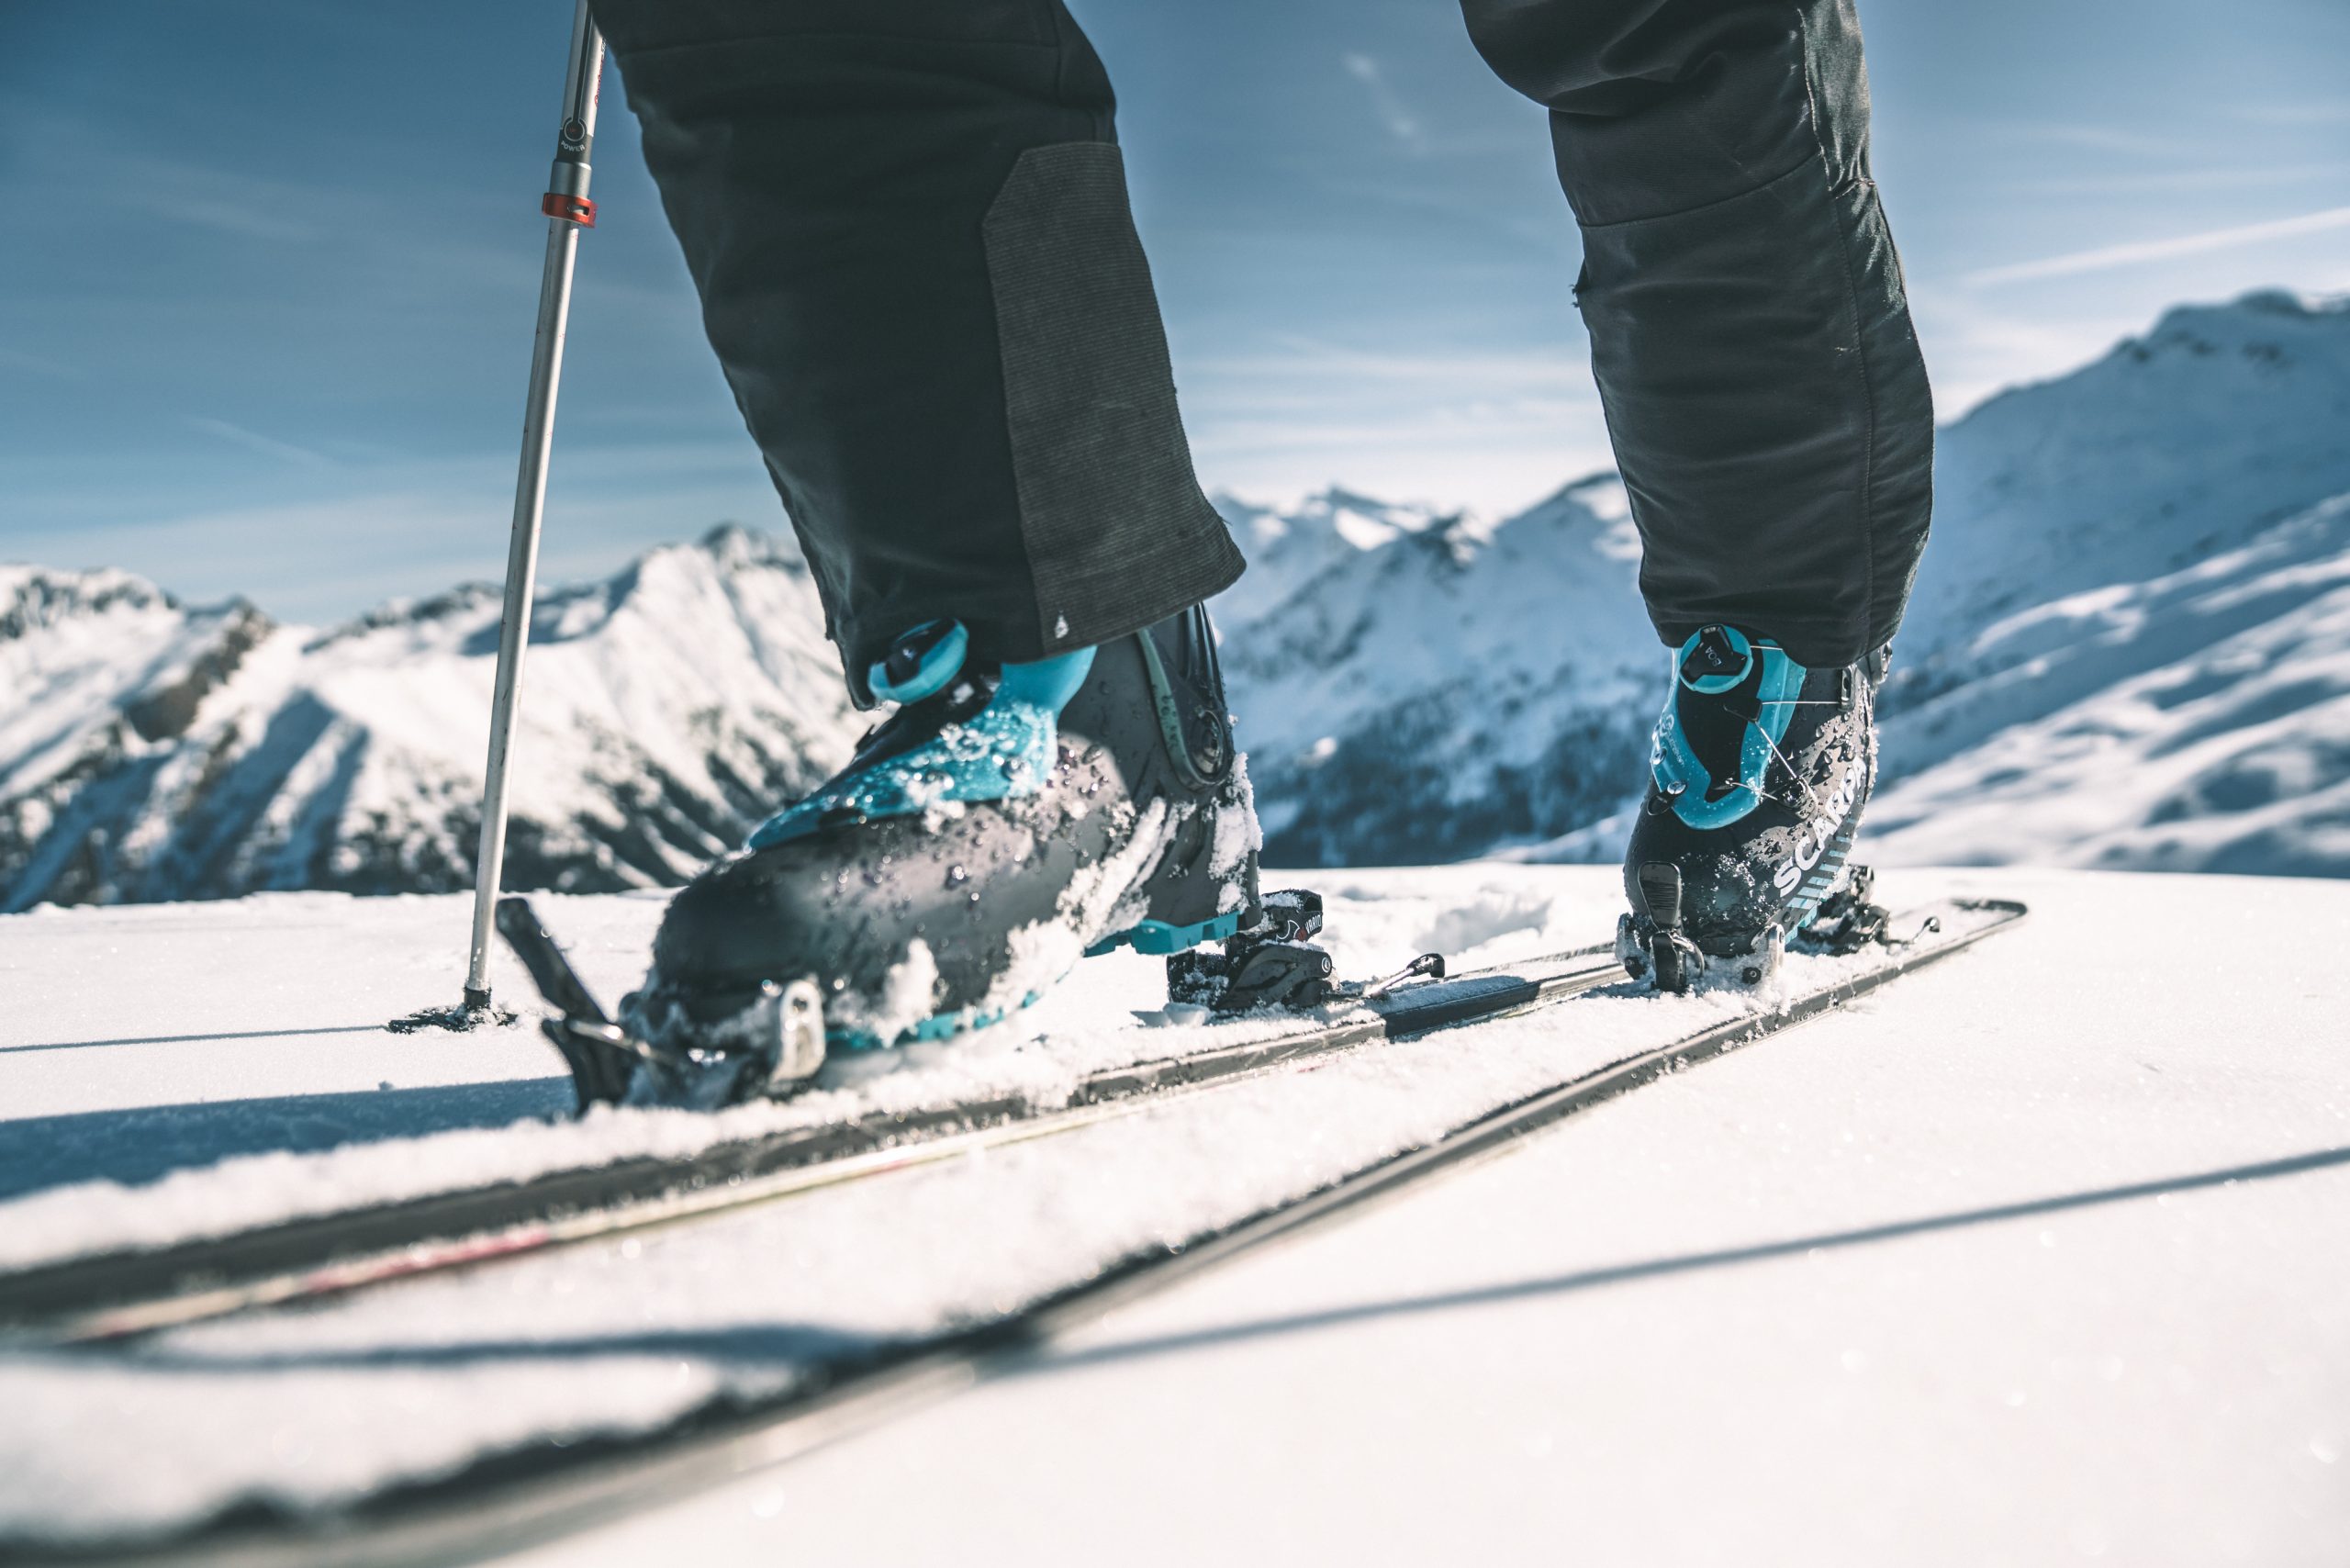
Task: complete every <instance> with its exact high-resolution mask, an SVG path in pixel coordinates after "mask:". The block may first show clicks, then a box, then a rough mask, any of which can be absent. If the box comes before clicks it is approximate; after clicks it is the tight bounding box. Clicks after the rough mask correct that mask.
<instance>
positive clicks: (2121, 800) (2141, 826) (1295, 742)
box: [1225, 293, 2350, 875]
mask: <svg viewBox="0 0 2350 1568" xmlns="http://www.w3.org/2000/svg"><path fill="white" fill-rule="evenodd" d="M1936 472H1937V484H1938V490H1939V493H1938V498H1937V504H1936V511H1935V521H1934V536H1933V542H1932V544H1931V545H1930V548H1929V550H1928V553H1927V555H1926V560H1925V565H1924V567H1923V570H1922V573H1921V576H1920V577H1919V586H1918V593H1917V597H1916V600H1915V603H1914V605H1913V607H1912V610H1911V612H1910V616H1909V619H1908V624H1907V625H1906V626H1905V628H1904V630H1903V632H1902V634H1901V636H1900V638H1899V640H1898V641H1897V644H1896V649H1895V652H1896V660H1895V674H1894V677H1893V679H1892V681H1891V682H1890V684H1889V686H1888V688H1887V690H1886V702H1885V711H1886V789H1885V791H1884V792H1883V793H1882V794H1881V795H1880V797H1879V801H1878V803H1877V804H1876V806H1875V807H1874V809H1873V812H1872V818H1871V820H1872V823H1873V824H1874V829H1875V833H1874V835H1873V837H1874V849H1873V851H1872V853H1873V854H1874V855H1875V856H1876V857H1879V858H1881V859H1887V860H1893V861H1903V860H1907V861H1912V862H1917V861H1936V862H1945V863H1947V862H1979V863H1990V862H1997V861H2004V860H2015V859H2031V860H2039V861H2049V862H2055V863H2063V864H2076V865H2097V866H2114V867H2161V868H2170V869H2233V870H2246V871H2262V872H2305V873H2308V872H2316V873H2326V874H2336V875H2350V301H2333V302H2330V303H2328V302H2315V301H2308V300H2302V299H2299V298H2296V297H2291V296H2288V295H2282V294H2276V293H2265V294H2255V295H2252V296H2248V297H2245V298H2244V299H2241V300H2238V301H2236V302H2235V303H2233V304H2232V305H2226V306H2220V307H2210V308H2182V309H2178V310H2174V311H2172V312H2170V313H2169V314H2168V315H2166V316H2165V318H2164V319H2162V321H2161V322H2160V323H2159V324H2157V325H2156V327H2155V328H2154V330H2153V331H2151V332H2149V333H2148V334H2147V335H2146V336H2144V337H2143V338H2139V339H2133V340H2131V341H2129V342H2124V343H2122V344H2121V345H2120V346H2119V347H2117V348H2116V349H2114V350H2113V351H2112V352H2111V353H2109V354H2108V355H2106V356H2105V357H2104V358H2103V359H2100V360H2098V362H2096V363H2095V364H2090V365H2088V366H2087V367H2086V368H2084V369H2082V370H2080V371H2077V372H2076V373H2074V374H2072V375H2067V376H2065V377H2063V378H2061V379H2058V380H2055V381H2052V382H2048V383H2045V384H2042V385H2040V386H2028V387H2021V388H2018V389H2016V390H2013V391H2010V392H2008V393H2005V394H2003V395H2001V396H1999V397H1997V398H1993V399H1992V400H1991V401H1989V402H1987V403H1986V404H1984V405H1983V406H1982V407H1980V408H1978V409H1975V411H1974V412H1973V413H1971V414H1969V415H1968V416H1967V417H1966V418H1964V419H1963V420H1959V421H1957V422H1956V423H1955V424H1954V425H1952V426H1950V427H1948V428H1946V429H1945V430H1944V431H1942V434H1941V442H1940V452H1939V455H1938V459H1937V465H1936ZM1626 519H1627V508H1626V504H1625V501H1624V498H1623V492H1622V490H1621V488H1620V487H1617V486H1616V485H1614V484H1613V483H1612V482H1609V481H1607V480H1605V479H1593V480H1586V481H1584V482H1583V483H1582V484H1580V485H1576V486H1572V487H1569V488H1568V489H1567V490H1565V491H1563V492H1561V494H1560V495H1558V496H1555V497H1553V498H1550V500H1548V501H1545V502H1543V503H1542V504H1541V505H1540V506H1538V507H1536V508H1534V509H1533V510H1529V511H1527V512H1525V513H1523V514H1521V515H1519V516H1516V517H1513V518H1509V519H1506V520H1504V521H1500V522H1498V523H1493V524H1483V523H1480V522H1478V521H1476V520H1474V519H1471V518H1466V517H1452V518H1447V519H1443V520H1441V521H1437V522H1433V523H1431V525H1429V526H1428V527H1427V528H1424V529H1422V530H1419V531H1416V532H1411V533H1408V534H1404V535H1402V536H1399V537H1397V538H1395V539H1393V540H1390V541H1384V542H1376V543H1372V544H1371V546H1370V547H1369V548H1362V549H1353V550H1348V549H1345V548H1343V547H1337V548H1330V547H1326V548H1325V549H1324V550H1323V552H1322V554H1321V555H1320V557H1319V563H1320V564H1319V565H1318V566H1317V567H1316V569H1315V572H1314V574H1313V576H1312V577H1310V578H1309V579H1308V580H1306V581H1304V583H1303V584H1302V585H1301V586H1300V587H1299V588H1296V589H1295V590H1293V591H1292V592H1291V593H1290V594H1289V595H1288V596H1287V597H1285V598H1284V599H1281V601H1280V602H1279V603H1276V604H1272V605H1270V606H1268V607H1265V608H1263V609H1261V610H1258V611H1257V612H1256V613H1255V614H1254V615H1252V616H1241V617H1236V616H1234V615H1232V614H1231V613H1230V612H1229V610H1227V612H1226V615H1225V659H1226V665H1227V667H1228V669H1229V670H1230V671H1231V673H1232V675H1233V678H1234V685H1235V691H1234V702H1235V706H1236V707H1237V709H1238V711H1239V712H1240V714H1241V717H1242V720H1243V722H1244V728H1243V737H1242V738H1243V739H1244V741H1245V742H1246V743H1247V744H1248V745H1249V747H1250V751H1251V768H1252V771H1253V773H1254V775H1255V777H1256V778H1257V780H1258V786H1259V795H1260V798H1261V799H1262V801H1263V803H1264V804H1265V806H1266V808H1267V823H1266V826H1267V829H1268V833H1269V839H1270V855H1271V856H1272V857H1273V858H1275V859H1276V860H1277V861H1279V862H1281V863H1284V864H1311V863H1315V862H1321V861H1330V860H1350V861H1355V862H1358V863H1360V862H1423V861H1431V860H1438V859H1445V858H1450V857H1457V856H1460V855H1463V854H1472V853H1478V852H1481V851H1484V852H1491V851H1494V850H1499V851H1500V852H1502V853H1505V854H1508V855H1511V856H1514V857H1527V858H1544V859H1611V858H1613V857H1615V856H1616V855H1617V853H1618V852H1619V849H1620V846H1621V843H1622V835H1623V832H1624V823H1623V821H1622V819H1621V816H1620V814H1618V813H1620V812H1621V810H1622V809H1623V808H1624V807H1625V805H1626V804H1627V803H1628V801H1627V797H1628V795H1629V794H1630V793H1631V792H1632V791H1633V790H1634V789H1635V787H1636V785H1637V783H1638V780H1639V773H1640V767H1639V757H1640V755H1641V753H1642V752H1643V751H1644V750H1645V744H1646V743H1645V738H1644V737H1645V729H1646V725H1647V723H1648V722H1649V720H1650V717H1651V710H1652V709H1653V706H1654V704H1655V703H1656V702H1657V701H1658V700H1659V698H1660V695H1661V691H1662V680H1663V677H1664V660H1663V657H1662V655H1661V653H1660V652H1659V651H1658V649H1657V647H1656V644H1655V643H1654V640H1653V638H1652V636H1651V633H1650V631H1649V629H1648V626H1647V623H1646V621H1645V619H1644V618H1643V617H1642V616H1641V614H1640V611H1639V601H1638V598H1637V595H1636V592H1635V589H1634V577H1635V573H1636V570H1637V566H1638V548H1637V541H1636V539H1635V538H1634V536H1633V534H1632V532H1631V530H1630V527H1629V524H1628V521H1627V520H1626ZM1312 526H1313V525H1312V524H1311V522H1309V521H1306V520H1304V519H1300V520H1298V521H1296V522H1294V523H1293V524H1292V533H1295V532H1308V531H1310V529H1311V527H1312ZM1327 532H1330V531H1326V534H1325V536H1327ZM1281 543H1282V545H1283V547H1284V548H1285V549H1286V550H1288V551H1290V552H1292V553H1294V554H1303V553H1304V546H1303V545H1302V544H1301V543H1299V542H1298V541H1297V540H1296V539H1294V538H1293V537H1290V538H1284V539H1283V540H1282V542H1281Z"/></svg>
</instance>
